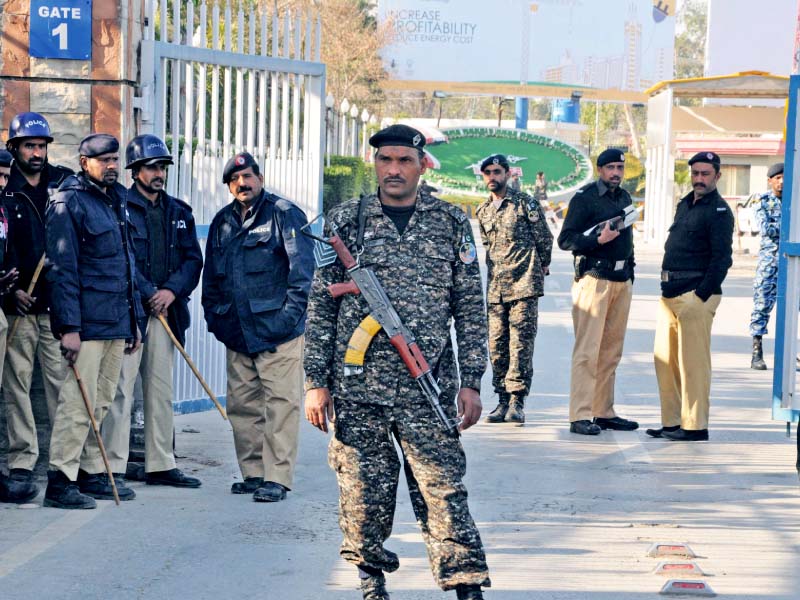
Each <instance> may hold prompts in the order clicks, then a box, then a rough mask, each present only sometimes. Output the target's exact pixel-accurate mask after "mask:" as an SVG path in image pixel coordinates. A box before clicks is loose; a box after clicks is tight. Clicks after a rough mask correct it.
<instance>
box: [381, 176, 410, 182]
mask: <svg viewBox="0 0 800 600" xmlns="http://www.w3.org/2000/svg"><path fill="white" fill-rule="evenodd" d="M405 182H406V180H405V179H403V178H402V177H387V178H385V179H384V180H383V183H405Z"/></svg>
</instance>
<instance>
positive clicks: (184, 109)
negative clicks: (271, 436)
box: [138, 0, 325, 413]
mask: <svg viewBox="0 0 800 600" xmlns="http://www.w3.org/2000/svg"><path fill="white" fill-rule="evenodd" d="M220 4H221V3H214V5H213V7H212V8H211V9H210V10H209V7H208V6H207V3H206V2H205V1H203V2H202V3H201V4H200V6H199V8H198V10H197V11H195V9H194V3H193V2H185V1H183V0H171V1H170V0H163V1H161V2H157V1H156V0H148V6H147V10H146V14H147V16H148V22H147V24H146V27H145V33H144V39H143V41H142V47H141V98H140V99H139V101H138V105H139V108H140V111H141V127H140V132H141V133H154V134H156V135H158V136H160V137H161V138H162V139H164V140H165V142H166V143H167V145H168V146H169V147H170V149H171V151H172V155H173V157H174V158H175V165H174V166H173V167H171V168H170V173H169V179H168V183H167V191H168V193H170V194H171V195H173V196H176V197H178V198H180V199H182V200H184V201H185V202H187V203H189V204H190V205H191V206H192V208H193V211H194V216H195V221H196V222H197V224H198V237H200V238H201V239H200V243H201V246H203V247H205V237H206V236H207V233H208V223H210V221H211V219H212V218H213V216H214V214H216V212H217V211H218V210H219V209H220V208H222V206H224V205H225V204H227V203H228V202H230V201H231V200H232V198H231V196H230V194H229V192H228V189H227V187H226V186H225V185H223V184H222V175H221V173H222V169H223V167H224V165H225V163H226V161H227V160H228V159H229V158H230V157H231V156H233V155H234V154H236V153H238V152H241V151H247V152H250V153H251V154H252V155H253V156H254V157H255V159H256V160H257V161H258V163H259V165H260V166H261V171H262V173H263V174H264V183H265V186H266V187H267V188H268V189H270V190H271V191H274V192H275V193H277V194H279V195H281V196H283V197H285V198H288V199H290V200H292V201H293V202H295V203H296V204H297V205H299V206H300V207H301V208H302V209H303V210H305V211H306V214H307V215H309V216H313V215H316V214H317V213H318V212H320V210H321V207H322V167H323V161H322V157H323V154H324V150H325V140H324V135H323V133H324V130H323V127H324V125H323V124H324V119H325V66H324V65H323V64H321V63H320V62H319V52H320V24H319V21H318V19H315V18H313V17H311V16H305V17H304V16H302V15H296V16H294V17H293V16H292V15H291V14H290V13H288V12H287V13H285V14H283V15H278V14H277V11H276V10H274V9H273V12H272V14H271V15H267V14H266V13H265V12H255V11H250V12H248V13H245V12H244V11H243V10H241V9H240V10H238V11H237V12H236V13H235V16H234V11H233V10H232V9H231V4H230V0H228V1H227V3H226V4H225V5H224V6H223V7H220ZM190 310H191V315H192V325H191V328H190V329H189V331H188V332H187V339H186V349H187V351H188V352H189V354H190V355H191V356H192V357H193V358H194V360H195V362H196V363H197V366H198V368H199V369H200V371H201V372H202V373H203V374H204V375H205V377H206V379H207V380H208V383H209V385H210V386H211V388H212V389H213V390H214V391H215V392H216V393H218V394H219V395H220V396H222V395H224V390H225V349H224V347H223V346H222V345H221V344H219V343H218V342H217V341H216V340H215V339H214V338H213V336H211V335H210V334H208V332H207V331H206V326H205V321H204V319H203V311H202V307H201V305H200V289H199V288H198V289H197V290H196V291H195V293H194V294H193V295H192V301H191V303H190ZM178 360H180V359H178ZM176 365H177V367H176V370H175V410H176V412H178V413H181V412H194V411H197V410H203V409H206V408H211V406H212V405H211V403H210V401H209V400H208V399H206V398H205V393H204V392H203V389H202V388H201V387H200V385H199V384H198V383H197V381H195V379H194V377H193V375H192V373H191V371H189V369H188V368H186V365H184V364H183V362H182V361H180V362H179V363H176Z"/></svg>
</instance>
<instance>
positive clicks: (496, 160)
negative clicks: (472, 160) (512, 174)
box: [481, 154, 508, 173]
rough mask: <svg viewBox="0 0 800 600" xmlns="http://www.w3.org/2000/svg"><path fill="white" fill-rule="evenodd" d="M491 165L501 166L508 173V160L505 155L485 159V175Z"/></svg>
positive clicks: (483, 163) (482, 166) (495, 155)
mask: <svg viewBox="0 0 800 600" xmlns="http://www.w3.org/2000/svg"><path fill="white" fill-rule="evenodd" d="M489 165H500V166H501V167H503V168H504V169H505V170H506V171H508V159H507V158H506V157H505V155H504V154H492V155H491V156H487V157H486V158H484V159H483V162H482V163H481V173H483V170H484V169H485V168H486V167H488V166H489Z"/></svg>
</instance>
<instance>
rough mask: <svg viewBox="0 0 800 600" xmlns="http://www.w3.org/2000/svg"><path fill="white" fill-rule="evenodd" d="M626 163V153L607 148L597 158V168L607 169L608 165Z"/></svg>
mask: <svg viewBox="0 0 800 600" xmlns="http://www.w3.org/2000/svg"><path fill="white" fill-rule="evenodd" d="M616 162H621V163H624V162H625V153H624V152H623V151H622V150H619V149H617V148H606V149H605V150H603V151H602V152H601V153H600V156H598V157H597V166H598V167H605V166H606V165H607V164H610V163H616Z"/></svg>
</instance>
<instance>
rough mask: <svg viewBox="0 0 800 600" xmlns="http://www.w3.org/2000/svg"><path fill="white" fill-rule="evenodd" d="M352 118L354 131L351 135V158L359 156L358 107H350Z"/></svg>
mask: <svg viewBox="0 0 800 600" xmlns="http://www.w3.org/2000/svg"><path fill="white" fill-rule="evenodd" d="M350 117H351V124H352V127H353V131H352V133H351V135H350V156H358V107H357V106H356V105H355V104H353V106H351V107H350Z"/></svg>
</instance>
